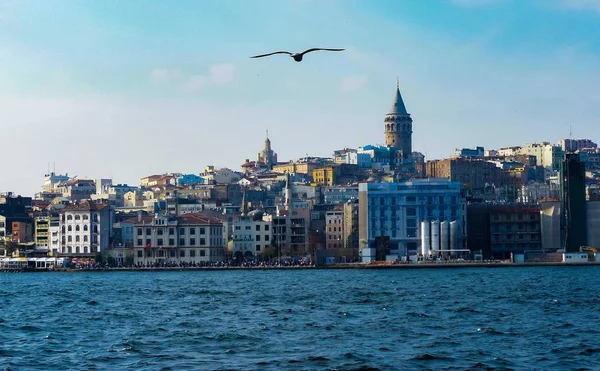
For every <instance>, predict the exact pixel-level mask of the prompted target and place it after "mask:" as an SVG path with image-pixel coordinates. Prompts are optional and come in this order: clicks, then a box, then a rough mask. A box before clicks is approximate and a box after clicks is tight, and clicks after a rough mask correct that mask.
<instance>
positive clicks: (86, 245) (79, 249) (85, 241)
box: [51, 201, 112, 256]
mask: <svg viewBox="0 0 600 371" xmlns="http://www.w3.org/2000/svg"><path fill="white" fill-rule="evenodd" d="M111 235H112V213H111V210H110V207H109V206H108V205H106V204H97V203H93V202H90V201H81V202H79V203H76V204H71V205H68V206H66V207H65V208H63V209H62V210H61V212H60V253H61V254H63V255H68V256H78V255H87V256H95V255H96V254H99V253H102V252H103V251H104V250H105V249H106V248H107V247H108V244H109V238H110V236H111ZM51 248H52V247H51Z"/></svg>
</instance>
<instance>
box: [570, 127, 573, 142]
mask: <svg viewBox="0 0 600 371" xmlns="http://www.w3.org/2000/svg"><path fill="white" fill-rule="evenodd" d="M571 128H572V126H571V125H569V138H571V139H573V131H572V130H571Z"/></svg>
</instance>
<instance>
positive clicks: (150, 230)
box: [146, 228, 152, 236]
mask: <svg viewBox="0 0 600 371" xmlns="http://www.w3.org/2000/svg"><path fill="white" fill-rule="evenodd" d="M151 234H152V229H151V228H146V236H149V235H151Z"/></svg>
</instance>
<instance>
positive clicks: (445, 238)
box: [440, 220, 450, 251]
mask: <svg viewBox="0 0 600 371" xmlns="http://www.w3.org/2000/svg"><path fill="white" fill-rule="evenodd" d="M449 248H450V223H448V222H447V221H445V220H444V221H443V222H441V223H440V250H442V251H445V250H448V249H449Z"/></svg>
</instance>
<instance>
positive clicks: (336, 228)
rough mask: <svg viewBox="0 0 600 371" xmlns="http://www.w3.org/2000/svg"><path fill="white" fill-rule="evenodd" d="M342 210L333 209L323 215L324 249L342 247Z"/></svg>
mask: <svg viewBox="0 0 600 371" xmlns="http://www.w3.org/2000/svg"><path fill="white" fill-rule="evenodd" d="M343 236H344V210H343V209H342V208H335V209H333V210H331V211H327V212H326V213H325V248H327V249H339V248H342V247H344V246H343V245H344V241H343Z"/></svg>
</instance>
